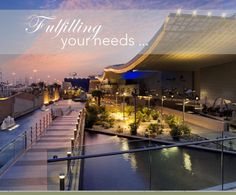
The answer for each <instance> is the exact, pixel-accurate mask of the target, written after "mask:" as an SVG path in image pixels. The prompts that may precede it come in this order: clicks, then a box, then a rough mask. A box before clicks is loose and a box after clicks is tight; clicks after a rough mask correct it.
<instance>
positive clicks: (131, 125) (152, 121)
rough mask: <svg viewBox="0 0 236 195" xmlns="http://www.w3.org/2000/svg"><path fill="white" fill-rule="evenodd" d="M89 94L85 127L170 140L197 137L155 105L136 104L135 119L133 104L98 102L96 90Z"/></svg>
mask: <svg viewBox="0 0 236 195" xmlns="http://www.w3.org/2000/svg"><path fill="white" fill-rule="evenodd" d="M93 97H94V98H93V101H92V100H90V101H89V102H88V103H87V106H86V108H87V118H86V128H92V129H94V130H102V131H104V130H105V131H110V132H116V133H122V134H126V135H138V136H144V137H151V138H158V139H166V140H174V141H189V140H191V141H192V140H199V139H201V138H200V137H199V136H197V135H193V134H192V133H191V129H190V128H189V127H188V125H186V124H184V123H183V120H182V119H181V118H179V117H177V116H175V115H165V114H162V113H161V112H160V110H158V108H155V107H153V108H148V107H146V106H137V109H136V122H135V108H134V106H132V105H126V104H124V105H122V104H115V103H113V104H111V103H110V104H101V94H99V93H94V95H93Z"/></svg>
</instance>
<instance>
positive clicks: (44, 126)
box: [43, 116, 46, 130]
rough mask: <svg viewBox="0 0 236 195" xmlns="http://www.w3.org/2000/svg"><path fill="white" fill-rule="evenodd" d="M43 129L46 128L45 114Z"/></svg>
mask: <svg viewBox="0 0 236 195" xmlns="http://www.w3.org/2000/svg"><path fill="white" fill-rule="evenodd" d="M43 129H44V130H45V129H46V124H45V116H44V117H43Z"/></svg>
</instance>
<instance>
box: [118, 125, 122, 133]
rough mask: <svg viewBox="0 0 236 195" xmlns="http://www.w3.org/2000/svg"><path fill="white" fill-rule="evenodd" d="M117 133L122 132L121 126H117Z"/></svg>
mask: <svg viewBox="0 0 236 195" xmlns="http://www.w3.org/2000/svg"><path fill="white" fill-rule="evenodd" d="M117 133H123V129H122V128H121V126H120V125H119V126H118V127H117Z"/></svg>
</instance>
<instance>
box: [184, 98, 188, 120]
mask: <svg viewBox="0 0 236 195" xmlns="http://www.w3.org/2000/svg"><path fill="white" fill-rule="evenodd" d="M188 103H189V99H183V124H184V122H185V105H186V104H188Z"/></svg>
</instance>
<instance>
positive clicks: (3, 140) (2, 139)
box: [0, 109, 49, 148]
mask: <svg viewBox="0 0 236 195" xmlns="http://www.w3.org/2000/svg"><path fill="white" fill-rule="evenodd" d="M48 112H49V111H45V112H43V111H41V110H40V109H38V110H35V111H34V112H31V113H29V114H27V115H25V116H22V117H20V118H18V119H16V120H15V121H16V124H18V125H19V126H18V127H17V128H15V129H13V130H11V131H10V130H4V131H2V130H0V148H2V147H3V146H5V145H7V144H8V143H9V142H11V141H12V140H13V139H15V138H16V137H17V136H19V135H20V134H22V133H23V132H24V131H26V130H29V129H30V127H31V126H33V127H34V126H35V124H36V122H39V120H40V119H41V120H42V119H43V117H44V116H46V114H48Z"/></svg>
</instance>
